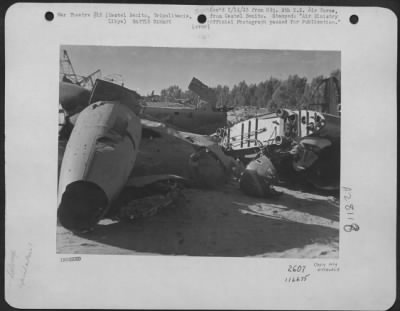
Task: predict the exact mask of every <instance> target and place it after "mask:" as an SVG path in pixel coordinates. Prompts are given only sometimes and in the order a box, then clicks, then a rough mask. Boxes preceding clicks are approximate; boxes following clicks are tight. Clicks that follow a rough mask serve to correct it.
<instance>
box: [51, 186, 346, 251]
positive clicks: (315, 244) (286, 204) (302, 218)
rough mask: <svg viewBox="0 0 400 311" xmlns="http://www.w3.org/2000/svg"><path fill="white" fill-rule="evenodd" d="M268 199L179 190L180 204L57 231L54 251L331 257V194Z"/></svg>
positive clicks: (334, 241)
mask: <svg viewBox="0 0 400 311" xmlns="http://www.w3.org/2000/svg"><path fill="white" fill-rule="evenodd" d="M279 190H280V191H283V192H284V194H283V195H282V196H280V197H279V198H276V199H258V198H253V197H248V196H246V195H243V194H242V193H241V192H240V190H239V189H238V188H237V185H235V184H234V183H231V184H229V185H226V186H224V187H223V188H222V189H219V190H218V191H211V190H200V189H185V190H184V196H185V201H186V202H185V204H183V205H182V206H179V207H169V208H166V209H164V210H160V211H159V213H158V214H156V215H154V216H152V217H148V218H142V219H137V220H134V221H131V222H129V221H121V222H116V221H112V220H110V219H104V220H102V221H101V222H100V223H99V225H98V227H97V228H96V230H95V231H93V232H91V233H88V234H84V235H80V236H77V235H74V234H72V233H71V232H69V231H68V230H66V229H64V228H62V227H61V226H58V227H57V252H58V253H68V254H72V253H73V254H138V255H139V254H158V255H190V256H261V257H294V258H302V257H306V258H315V257H320V258H336V257H338V252H339V230H338V229H339V205H338V202H337V200H336V199H335V198H334V197H332V196H322V195H318V194H312V193H305V192H302V191H298V190H290V189H288V188H283V187H279Z"/></svg>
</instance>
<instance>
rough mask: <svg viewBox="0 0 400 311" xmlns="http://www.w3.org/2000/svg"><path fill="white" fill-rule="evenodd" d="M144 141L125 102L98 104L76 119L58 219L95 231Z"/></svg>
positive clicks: (62, 179)
mask: <svg viewBox="0 0 400 311" xmlns="http://www.w3.org/2000/svg"><path fill="white" fill-rule="evenodd" d="M140 138H141V124H140V119H139V118H138V117H137V115H136V114H135V113H134V111H132V109H131V108H130V107H129V106H127V105H124V104H123V103H122V102H121V101H96V102H94V103H93V104H91V105H89V106H87V107H86V108H85V109H84V110H83V111H82V112H81V113H80V114H79V116H78V118H77V121H76V123H75V126H74V128H73V130H72V133H71V136H70V138H69V141H68V143H67V146H66V149H65V153H64V157H63V161H62V164H61V170H60V176H59V186H58V205H59V207H58V219H59V221H60V223H61V224H62V225H63V226H64V227H66V228H68V229H70V230H73V231H85V230H88V229H90V228H91V227H93V226H94V225H95V224H96V223H97V221H98V220H99V219H100V218H101V217H102V216H103V215H104V213H105V212H106V211H107V209H108V208H109V206H110V203H111V202H112V201H113V200H114V199H115V198H116V196H118V194H119V193H120V191H121V190H122V188H123V187H124V186H125V184H126V182H127V180H128V177H129V174H130V172H131V170H132V168H133V166H134V163H135V159H136V155H137V151H138V148H139V143H140Z"/></svg>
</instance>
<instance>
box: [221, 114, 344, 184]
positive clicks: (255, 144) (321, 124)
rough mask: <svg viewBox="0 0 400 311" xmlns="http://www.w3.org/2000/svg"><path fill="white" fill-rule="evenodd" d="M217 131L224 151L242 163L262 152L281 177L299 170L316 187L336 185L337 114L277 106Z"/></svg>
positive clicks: (338, 159) (337, 150) (337, 168)
mask: <svg viewBox="0 0 400 311" xmlns="http://www.w3.org/2000/svg"><path fill="white" fill-rule="evenodd" d="M219 134H220V145H221V146H222V147H223V148H224V150H225V152H226V153H227V154H228V155H231V156H233V157H235V158H239V159H241V160H242V161H244V162H245V163H247V162H249V161H250V160H251V159H254V158H256V157H259V156H260V155H261V154H263V155H266V156H267V157H269V158H270V159H271V161H272V163H274V165H275V166H276V168H277V170H278V172H279V175H280V176H285V175H286V176H290V175H293V173H298V175H301V176H303V177H305V178H306V179H307V180H308V181H309V182H311V183H312V184H313V185H314V186H315V187H317V188H322V189H337V188H338V185H339V178H340V117H338V116H334V115H330V114H325V113H321V112H317V111H313V110H305V109H302V110H289V109H279V110H278V111H277V112H276V113H269V114H265V115H262V116H259V117H255V118H251V119H248V120H245V121H242V122H239V123H237V124H235V125H233V126H232V127H230V128H224V129H221V130H220V131H219ZM249 159H250V160H249Z"/></svg>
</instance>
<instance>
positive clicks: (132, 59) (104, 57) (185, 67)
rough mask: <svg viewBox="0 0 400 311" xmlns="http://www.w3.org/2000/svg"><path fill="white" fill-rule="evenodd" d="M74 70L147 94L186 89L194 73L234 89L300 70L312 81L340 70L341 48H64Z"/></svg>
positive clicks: (79, 73)
mask: <svg viewBox="0 0 400 311" xmlns="http://www.w3.org/2000/svg"><path fill="white" fill-rule="evenodd" d="M61 49H65V50H66V51H67V52H68V55H69V58H70V60H71V63H72V66H73V67H74V70H75V72H76V74H78V75H82V76H86V75H89V74H90V73H92V72H94V71H96V70H97V69H100V70H101V72H102V76H103V77H105V76H109V75H111V76H114V77H121V76H122V79H123V81H124V86H125V87H127V88H129V89H132V90H135V91H137V92H138V93H139V94H141V95H148V94H150V93H151V92H152V91H153V90H154V92H155V94H159V93H160V91H161V90H162V89H164V88H167V87H169V86H171V85H178V86H179V87H180V88H181V89H182V90H184V91H185V90H187V88H188V85H189V83H190V81H191V80H192V78H193V77H196V78H198V79H200V80H201V81H202V82H203V83H205V84H206V85H208V86H210V87H216V86H217V85H218V84H220V85H227V86H229V87H230V88H232V87H233V85H235V84H238V83H239V82H240V81H243V80H244V81H246V83H247V84H250V83H259V82H262V81H265V80H267V79H269V78H270V77H271V76H272V77H275V78H278V79H286V78H287V77H288V76H289V75H294V74H297V75H299V76H300V77H306V78H307V80H308V81H311V80H312V79H313V78H314V77H316V76H318V75H323V76H329V74H330V73H331V72H332V71H333V70H336V69H340V52H339V51H292V50H290V51H289V50H285V51H283V50H250V49H247V50H245V49H240V50H239V49H208V48H164V47H116V46H76V45H75V46H61Z"/></svg>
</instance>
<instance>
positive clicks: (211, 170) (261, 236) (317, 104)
mask: <svg viewBox="0 0 400 311" xmlns="http://www.w3.org/2000/svg"><path fill="white" fill-rule="evenodd" d="M59 78H60V92H59V94H60V102H59V121H60V124H59V133H58V134H59V154H58V165H59V177H58V204H59V205H58V211H57V216H58V225H57V252H58V253H64V254H68V253H80V254H131V255H135V254H157V255H189V256H222V257H224V256H238V257H248V256H258V257H290V258H337V257H338V256H339V230H338V229H339V187H340V136H341V135H340V132H341V131H340V118H341V116H340V109H341V103H340V92H341V91H340V90H341V86H340V81H341V68H340V51H291V50H245V49H240V50H235V49H200V48H198V49H188V48H161V47H125V46H124V47H115V46H114V47H113V46H61V47H60V77H59Z"/></svg>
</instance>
